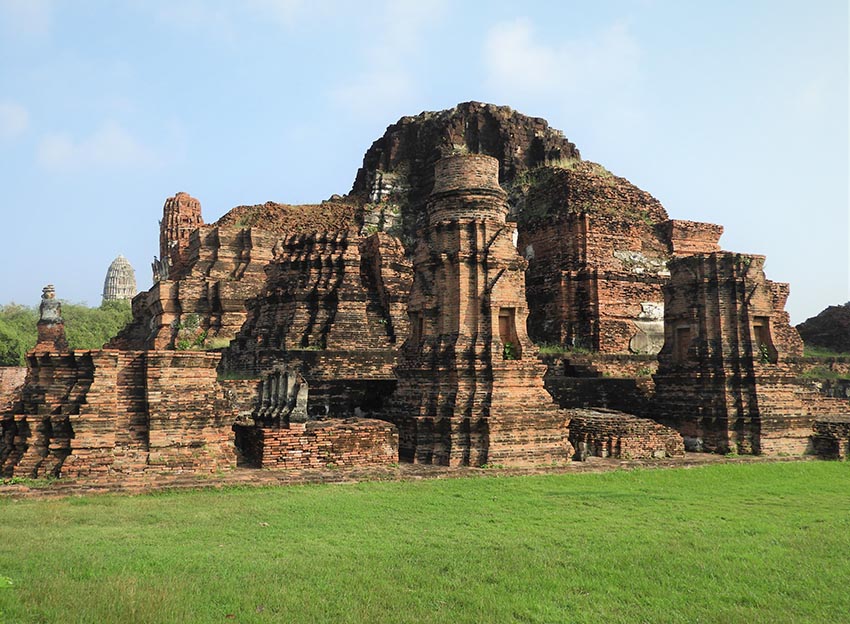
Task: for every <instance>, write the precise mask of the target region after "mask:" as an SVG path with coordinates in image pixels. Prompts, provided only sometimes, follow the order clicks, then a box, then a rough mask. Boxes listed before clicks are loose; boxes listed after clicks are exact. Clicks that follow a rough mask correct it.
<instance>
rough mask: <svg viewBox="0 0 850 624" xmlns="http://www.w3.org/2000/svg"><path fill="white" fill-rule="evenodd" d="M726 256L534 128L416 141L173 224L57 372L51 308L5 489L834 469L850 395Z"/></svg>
mask: <svg viewBox="0 0 850 624" xmlns="http://www.w3.org/2000/svg"><path fill="white" fill-rule="evenodd" d="M722 232H723V228H722V227H721V226H719V225H714V224H708V223H701V222H698V221H687V220H681V219H671V218H670V216H669V215H668V213H667V211H666V209H665V208H664V207H663V206H662V205H661V203H660V202H658V200H656V199H655V198H653V197H652V196H651V195H650V194H649V193H647V192H646V191H643V190H641V189H639V188H637V187H636V186H634V185H632V184H631V183H629V182H628V180H625V179H624V178H620V177H617V176H615V175H614V174H612V173H611V172H609V171H608V170H606V169H605V168H604V167H602V166H601V165H598V164H596V163H591V162H588V161H584V160H582V158H581V154H580V153H579V150H578V149H577V148H576V146H575V145H573V144H572V143H571V142H569V141H568V140H567V139H566V138H565V137H564V135H563V133H561V132H560V131H558V130H555V129H553V128H551V127H549V125H548V124H547V123H546V121H545V120H542V119H539V118H530V117H527V116H524V115H522V114H520V113H518V112H516V111H513V110H512V109H510V108H507V107H500V106H493V105H490V104H481V103H478V102H467V103H464V104H460V105H458V106H457V107H455V108H453V109H450V110H446V111H440V112H427V113H421V114H420V115H417V116H412V117H404V118H402V119H400V120H399V121H398V122H397V123H395V124H393V125H391V126H389V127H388V128H387V131H386V133H385V134H384V135H383V136H382V137H380V138H379V139H378V140H376V141H375V142H374V143H373V144H372V146H371V147H370V148H369V149H368V150H367V152H366V154H365V156H364V158H363V165H362V167H361V168H360V169H359V171H358V172H357V175H356V178H355V181H354V185H353V187H352V189H351V191H350V192H349V193H348V194H347V195H344V196H340V195H334V196H332V197H331V198H329V199H328V200H326V201H324V202H322V203H320V204H313V205H307V206H292V205H288V204H279V203H274V202H267V203H265V204H260V205H254V206H238V207H236V208H233V209H232V210H231V211H229V212H228V213H227V214H225V215H224V216H222V217H221V218H220V219H218V221H216V222H215V223H205V222H204V219H203V216H202V212H201V203H200V201H199V200H198V199H195V198H193V197H191V196H190V195H188V194H187V193H178V194H176V195H175V196H173V197H170V198H168V199H167V200H166V201H165V204H164V206H163V218H162V220H161V222H160V249H159V256H158V258H155V259H154V262H153V265H152V269H153V274H154V285H153V286H152V287H151V288H150V289H148V290H147V291H145V292H142V293H139V294H137V295H136V296H135V297H134V298H133V302H132V306H133V320H132V321H131V322H130V323H129V324H128V325H127V326H126V327H125V328H124V329H123V330H122V331H121V332H120V333H119V334H118V335H117V336H116V337H115V338H113V339H112V340H111V341H110V342H109V343H108V344H107V345H105V346H104V348H103V349H99V350H91V351H70V350H69V349H68V346H67V342H66V341H65V340H64V325H63V321H62V318H61V310H60V308H59V304H58V301H56V300H55V295H54V293H53V290H52V288H48V289H45V292H44V295H43V300H42V312H41V320H40V321H39V327H38V331H39V344H38V346H37V347H36V348H35V349H34V350H33V351H32V352H30V353H29V354H28V355H27V368H28V370H27V375H26V379H25V382H24V384H23V386H22V387H17V386H16V387H15V388H13V389H10V390H9V392H8V393H7V394H8V396H3V397H0V399H2V400H0V406H2V409H3V411H2V414H0V472H1V473H2V474H3V475H26V476H42V475H47V474H52V475H57V476H75V477H81V478H82V477H84V478H91V479H119V480H129V479H134V478H156V477H157V476H162V475H174V474H179V473H181V472H214V471H217V470H222V469H229V468H233V467H236V466H240V465H241V466H253V467H262V468H269V467H275V468H282V469H304V468H321V467H327V466H374V465H390V464H393V463H395V462H398V461H413V462H419V463H434V464H443V465H452V466H455V465H469V466H481V465H486V464H494V463H495V464H548V463H551V462H564V461H569V460H571V459H576V460H583V459H587V458H588V457H590V456H594V455H596V456H604V457H620V458H658V457H670V456H677V455H681V454H682V453H683V452H684V449H685V448H686V447H687V448H688V449H689V450H693V451H698V450H701V451H711V452H720V453H725V452H737V453H754V454H779V453H788V454H797V455H798V454H805V453H813V452H814V453H818V454H820V455H822V456H828V457H846V456H847V454H848V452H850V417H848V413H850V409H848V407H850V402H848V400H847V398H848V396H850V391H848V396H844V395H843V394H842V395H840V396H839V394H840V393H841V392H844V390H843V389H842V388H843V387H841V388H839V387H837V386H836V385H835V384H828V383H813V382H812V380H811V378H810V377H811V375H809V377H808V378H807V377H806V376H805V375H804V373H805V372H806V371H809V372H810V371H811V369H812V364H811V362H809V361H808V360H807V359H806V358H804V357H803V356H802V350H801V348H802V343H801V341H800V338H799V336H798V335H797V332H796V330H794V328H792V327H791V326H790V325H789V323H788V316H787V314H786V313H785V312H784V305H785V299H786V298H787V296H788V292H789V289H788V286H787V285H785V284H777V283H773V282H770V281H769V280H767V279H766V277H765V274H764V269H763V267H764V258H763V257H761V256H753V255H744V254H738V253H731V252H726V251H721V248H720V242H719V239H720V236H721V234H722ZM106 290H107V288H105V289H104V294H106ZM187 336H188V338H187ZM540 346H542V347H543V351H545V353H544V355H540V354H539V347H540ZM829 365H830V366H832V367H833V370H842V371H845V372H850V362H843V361H840V360H837V361H834V362H830V363H829ZM807 367H808V368H807ZM841 367H844V368H841ZM828 393H832V394H831V396H826V394H828Z"/></svg>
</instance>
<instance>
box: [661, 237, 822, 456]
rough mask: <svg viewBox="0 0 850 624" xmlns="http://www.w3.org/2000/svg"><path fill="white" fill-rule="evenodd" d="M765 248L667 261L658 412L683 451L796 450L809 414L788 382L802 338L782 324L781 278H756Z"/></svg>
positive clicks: (807, 430)
mask: <svg viewBox="0 0 850 624" xmlns="http://www.w3.org/2000/svg"><path fill="white" fill-rule="evenodd" d="M764 260H765V259H764V256H755V255H742V254H734V253H729V252H716V253H708V254H698V255H694V256H690V257H680V258H676V259H674V260H672V261H671V262H670V263H669V266H670V283H669V284H668V285H666V286H665V287H664V300H665V302H664V303H665V307H664V326H665V327H664V329H665V342H664V347H663V349H662V350H661V353H660V354H659V357H658V359H659V367H658V374H657V375H656V376H655V384H656V409H657V418H656V420H660V421H662V422H664V423H665V424H668V425H670V426H672V427H674V428H676V429H677V430H678V431H679V432H680V433H681V434H682V435H683V437H684V438H685V442H686V445H687V447H688V448H689V449H691V450H702V449H705V450H709V451H715V452H729V451H733V452H738V453H754V454H758V453H777V452H788V453H803V452H805V451H806V449H807V446H808V444H809V436H810V435H811V433H812V423H813V418H812V416H811V413H812V405H811V402H810V398H809V397H807V396H806V390H805V388H803V387H802V386H800V385H798V384H797V383H795V379H796V377H797V375H798V374H799V369H798V367H797V365H795V364H794V362H793V359H794V357H798V356H801V355H802V353H803V343H802V341H801V340H800V336H799V335H798V334H797V332H796V330H794V329H793V328H792V327H791V326H790V325H789V323H788V314H787V313H786V312H785V309H784V308H785V300H786V299H787V298H788V292H789V289H788V284H779V283H774V282H771V281H770V280H767V279H765V276H764V271H763V267H764Z"/></svg>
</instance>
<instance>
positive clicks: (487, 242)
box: [391, 155, 571, 466]
mask: <svg viewBox="0 0 850 624" xmlns="http://www.w3.org/2000/svg"><path fill="white" fill-rule="evenodd" d="M498 173H499V161H498V160H496V159H495V158H492V157H490V156H484V155H468V156H453V157H450V158H444V159H442V160H440V161H438V162H437V164H436V169H435V172H434V187H433V190H432V192H431V196H430V198H429V201H428V204H427V211H428V225H427V228H426V229H425V231H424V232H423V234H422V236H421V238H420V240H419V243H418V246H417V250H416V252H415V255H414V259H413V270H414V279H413V288H412V291H411V294H410V299H409V304H408V316H409V319H410V332H409V335H408V338H407V340H406V341H405V343H404V346H403V347H402V350H401V358H400V362H399V365H398V367H397V368H396V375H397V376H398V380H399V387H398V390H397V391H396V395H395V403H394V405H393V406H392V410H391V411H392V416H391V418H392V419H393V421H394V422H395V423H396V424H397V425H398V428H399V435H400V456H401V458H402V459H404V460H409V461H419V462H426V463H432V462H433V463H439V464H449V465H466V464H472V465H476V466H480V465H484V464H487V463H510V462H516V461H525V462H528V463H544V462H545V463H551V462H553V461H564V460H566V459H568V458H569V456H570V454H571V453H570V450H569V443H568V442H567V440H566V433H567V427H566V423H567V420H568V417H567V415H566V414H564V413H562V412H560V411H559V410H558V409H557V408H556V407H555V406H554V405H553V404H552V401H551V397H550V396H549V395H548V394H547V393H546V391H545V390H544V389H543V372H544V370H545V367H544V366H543V365H542V364H541V363H540V362H539V361H538V360H537V358H536V357H535V355H536V349H535V347H534V344H533V343H532V342H531V340H530V339H529V337H528V333H527V332H526V330H525V320H526V317H527V316H528V306H527V304H526V299H525V268H526V266H527V264H526V262H525V260H524V259H523V258H522V257H521V256H520V255H519V254H518V253H517V251H516V247H515V246H514V244H513V240H512V239H513V231H514V228H513V226H512V225H508V224H507V223H506V222H505V217H506V215H507V212H508V206H507V194H506V193H505V191H504V190H502V188H501V187H500V186H499V180H498Z"/></svg>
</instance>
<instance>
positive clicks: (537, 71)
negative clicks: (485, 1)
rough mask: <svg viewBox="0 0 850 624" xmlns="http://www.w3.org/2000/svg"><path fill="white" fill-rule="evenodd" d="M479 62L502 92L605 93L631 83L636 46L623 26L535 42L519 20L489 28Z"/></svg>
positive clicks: (528, 26)
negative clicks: (561, 39)
mask: <svg viewBox="0 0 850 624" xmlns="http://www.w3.org/2000/svg"><path fill="white" fill-rule="evenodd" d="M484 66H485V69H486V72H487V80H488V82H489V84H490V85H491V86H492V87H493V88H495V89H497V90H503V91H505V92H507V93H511V92H515V91H516V90H524V91H533V92H535V93H539V94H542V95H563V96H569V95H580V94H606V95H610V94H612V93H618V92H622V91H624V90H627V89H629V88H631V87H632V86H633V84H634V82H635V81H636V79H637V78H638V76H639V70H640V48H639V46H638V44H637V42H636V41H635V40H634V38H633V37H632V36H631V34H630V33H629V31H628V29H627V28H626V27H625V26H624V25H622V24H615V25H613V26H611V27H610V28H608V29H607V30H605V31H603V32H601V33H598V34H596V35H595V36H593V37H587V38H580V39H574V40H566V41H561V42H558V43H554V44H551V45H546V44H545V43H543V42H539V41H538V38H537V37H536V36H535V33H534V28H533V24H532V22H531V21H530V20H529V19H527V18H518V19H515V20H512V21H508V22H501V23H499V24H497V25H496V26H494V27H493V28H491V29H490V31H489V32H488V34H487V37H486V39H485V42H484Z"/></svg>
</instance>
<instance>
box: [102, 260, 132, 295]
mask: <svg viewBox="0 0 850 624" xmlns="http://www.w3.org/2000/svg"><path fill="white" fill-rule="evenodd" d="M135 296H136V272H135V271H134V270H133V267H132V265H131V264H130V262H129V260H127V258H125V257H124V256H122V255H120V254H119V255H118V257H117V258H115V260H113V261H112V264H110V265H109V268H108V269H107V271H106V279H105V280H103V301H104V302H107V301H124V300H127V299H132V298H133V297H135Z"/></svg>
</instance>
